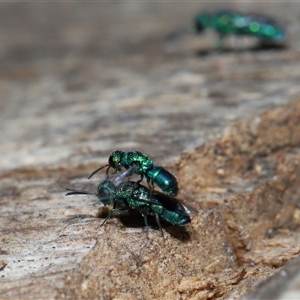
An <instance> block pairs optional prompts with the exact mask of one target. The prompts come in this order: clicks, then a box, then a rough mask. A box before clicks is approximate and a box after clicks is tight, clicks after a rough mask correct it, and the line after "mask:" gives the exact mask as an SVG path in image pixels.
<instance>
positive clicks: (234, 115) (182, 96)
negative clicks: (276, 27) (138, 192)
mask: <svg viewBox="0 0 300 300" xmlns="http://www.w3.org/2000/svg"><path fill="white" fill-rule="evenodd" d="M219 9H231V10H236V11H239V12H242V13H249V12H254V13H259V14H266V15H268V16H270V17H272V18H275V19H276V20H277V21H278V22H280V23H281V24H283V25H284V26H285V27H286V30H287V40H286V42H285V43H286V45H287V46H286V48H285V49H279V50H276V49H275V50H262V51H251V47H252V46H250V47H246V48H245V49H243V50H242V51H236V49H235V48H234V43H233V44H232V43H230V39H231V38H229V39H228V41H226V43H229V44H228V45H227V44H226V45H227V46H226V47H227V48H226V49H228V47H229V51H226V52H223V53H222V51H220V52H219V53H213V51H212V52H210V50H211V49H213V46H214V43H215V41H216V38H217V35H216V34H215V32H213V31H208V32H205V33H203V34H202V35H197V34H193V33H186V34H182V35H179V36H178V37H176V38H174V39H168V36H170V35H172V33H174V32H177V31H180V30H181V29H185V28H190V27H191V25H192V23H193V20H194V17H195V15H196V14H198V13H199V12H201V11H207V12H215V11H217V10H219ZM0 14H1V18H0V24H1V26H0V30H1V34H0V39H1V42H0V65H1V71H0V108H1V110H0V114H1V118H0V122H1V123H0V127H1V128H2V134H1V135H0V152H1V156H0V167H1V168H2V169H11V168H19V167H21V168H22V167H26V166H29V165H31V166H33V165H38V164H44V165H45V164H46V165H47V164H55V165H60V164H61V163H66V164H70V163H72V162H74V163H78V162H81V161H83V160H86V161H89V160H92V161H98V162H99V160H101V159H102V158H103V160H106V158H107V155H108V154H109V153H110V152H111V151H112V150H114V149H116V148H121V149H124V150H126V149H140V150H143V151H145V152H146V153H150V154H151V155H152V157H156V158H159V159H166V158H168V157H170V156H172V155H178V154H180V153H181V152H182V151H184V150H186V149H189V148H193V147H195V146H197V145H201V144H202V143H203V142H205V141H206V140H207V139H211V138H214V137H216V136H218V135H219V134H220V132H221V131H222V130H223V129H224V128H226V126H228V125H229V124H230V122H231V121H235V120H239V119H242V118H247V117H249V116H253V115H255V114H257V113H259V112H261V111H263V110H265V109H267V108H268V107H272V106H274V105H278V104H281V103H286V102H287V101H289V100H290V99H291V98H292V97H294V95H298V94H299V87H298V80H299V77H300V68H299V65H298V61H299V58H300V55H299V51H300V39H299V29H298V28H299V21H300V6H299V5H298V3H295V2H266V1H264V2H261V1H257V2H254V1H253V2H243V1H234V2H222V3H220V2H211V3H209V2H200V1H199V2H184V1H179V2H159V1H158V2H128V1H120V2H112V3H109V2H100V3H83V2H80V3H75V2H73V3H72V2H47V3H42V2H41V3H39V2H35V3H1V10H0ZM245 45H248V44H247V43H246V44H245ZM230 47H231V49H232V51H231V50H230Z"/></svg>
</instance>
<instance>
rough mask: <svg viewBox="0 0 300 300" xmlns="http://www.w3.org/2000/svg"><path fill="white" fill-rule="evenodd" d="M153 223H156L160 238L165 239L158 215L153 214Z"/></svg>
mask: <svg viewBox="0 0 300 300" xmlns="http://www.w3.org/2000/svg"><path fill="white" fill-rule="evenodd" d="M155 221H156V223H157V225H158V227H159V230H160V233H161V235H162V237H163V238H165V236H164V232H163V229H162V227H161V224H160V220H159V215H158V214H155Z"/></svg>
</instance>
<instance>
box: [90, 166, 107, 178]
mask: <svg viewBox="0 0 300 300" xmlns="http://www.w3.org/2000/svg"><path fill="white" fill-rule="evenodd" d="M106 167H109V165H105V166H103V167H100V168H98V169H97V170H95V171H94V172H93V173H92V174H91V175H90V176H89V177H88V178H87V179H91V177H93V176H94V175H95V174H96V173H97V172H99V171H100V170H102V169H103V168H106Z"/></svg>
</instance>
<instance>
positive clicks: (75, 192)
mask: <svg viewBox="0 0 300 300" xmlns="http://www.w3.org/2000/svg"><path fill="white" fill-rule="evenodd" d="M66 190H67V191H69V192H68V193H66V194H65V196H70V195H96V193H93V192H89V191H86V190H73V189H66Z"/></svg>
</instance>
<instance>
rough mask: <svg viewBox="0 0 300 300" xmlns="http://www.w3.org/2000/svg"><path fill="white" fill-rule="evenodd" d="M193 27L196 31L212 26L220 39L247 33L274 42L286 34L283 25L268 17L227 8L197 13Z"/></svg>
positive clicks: (283, 37) (281, 39)
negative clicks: (209, 12)
mask: <svg viewBox="0 0 300 300" xmlns="http://www.w3.org/2000/svg"><path fill="white" fill-rule="evenodd" d="M194 28H195V30H196V32H198V33H201V32H203V31H204V30H205V29H207V28H212V29H214V30H215V31H216V32H217V33H218V34H219V36H220V40H222V39H223V38H224V37H225V36H228V35H248V36H254V37H256V38H258V39H259V40H260V41H262V42H269V43H272V42H275V43H276V42H281V41H283V40H284V39H285V36H286V34H285V30H284V29H283V27H282V26H281V25H279V24H278V23H277V22H276V21H275V20H273V19H271V18H269V17H265V16H260V15H256V14H241V13H237V12H234V11H227V10H224V11H219V12H217V13H215V14H207V13H201V14H198V15H197V16H196V17H195V20H194Z"/></svg>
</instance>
